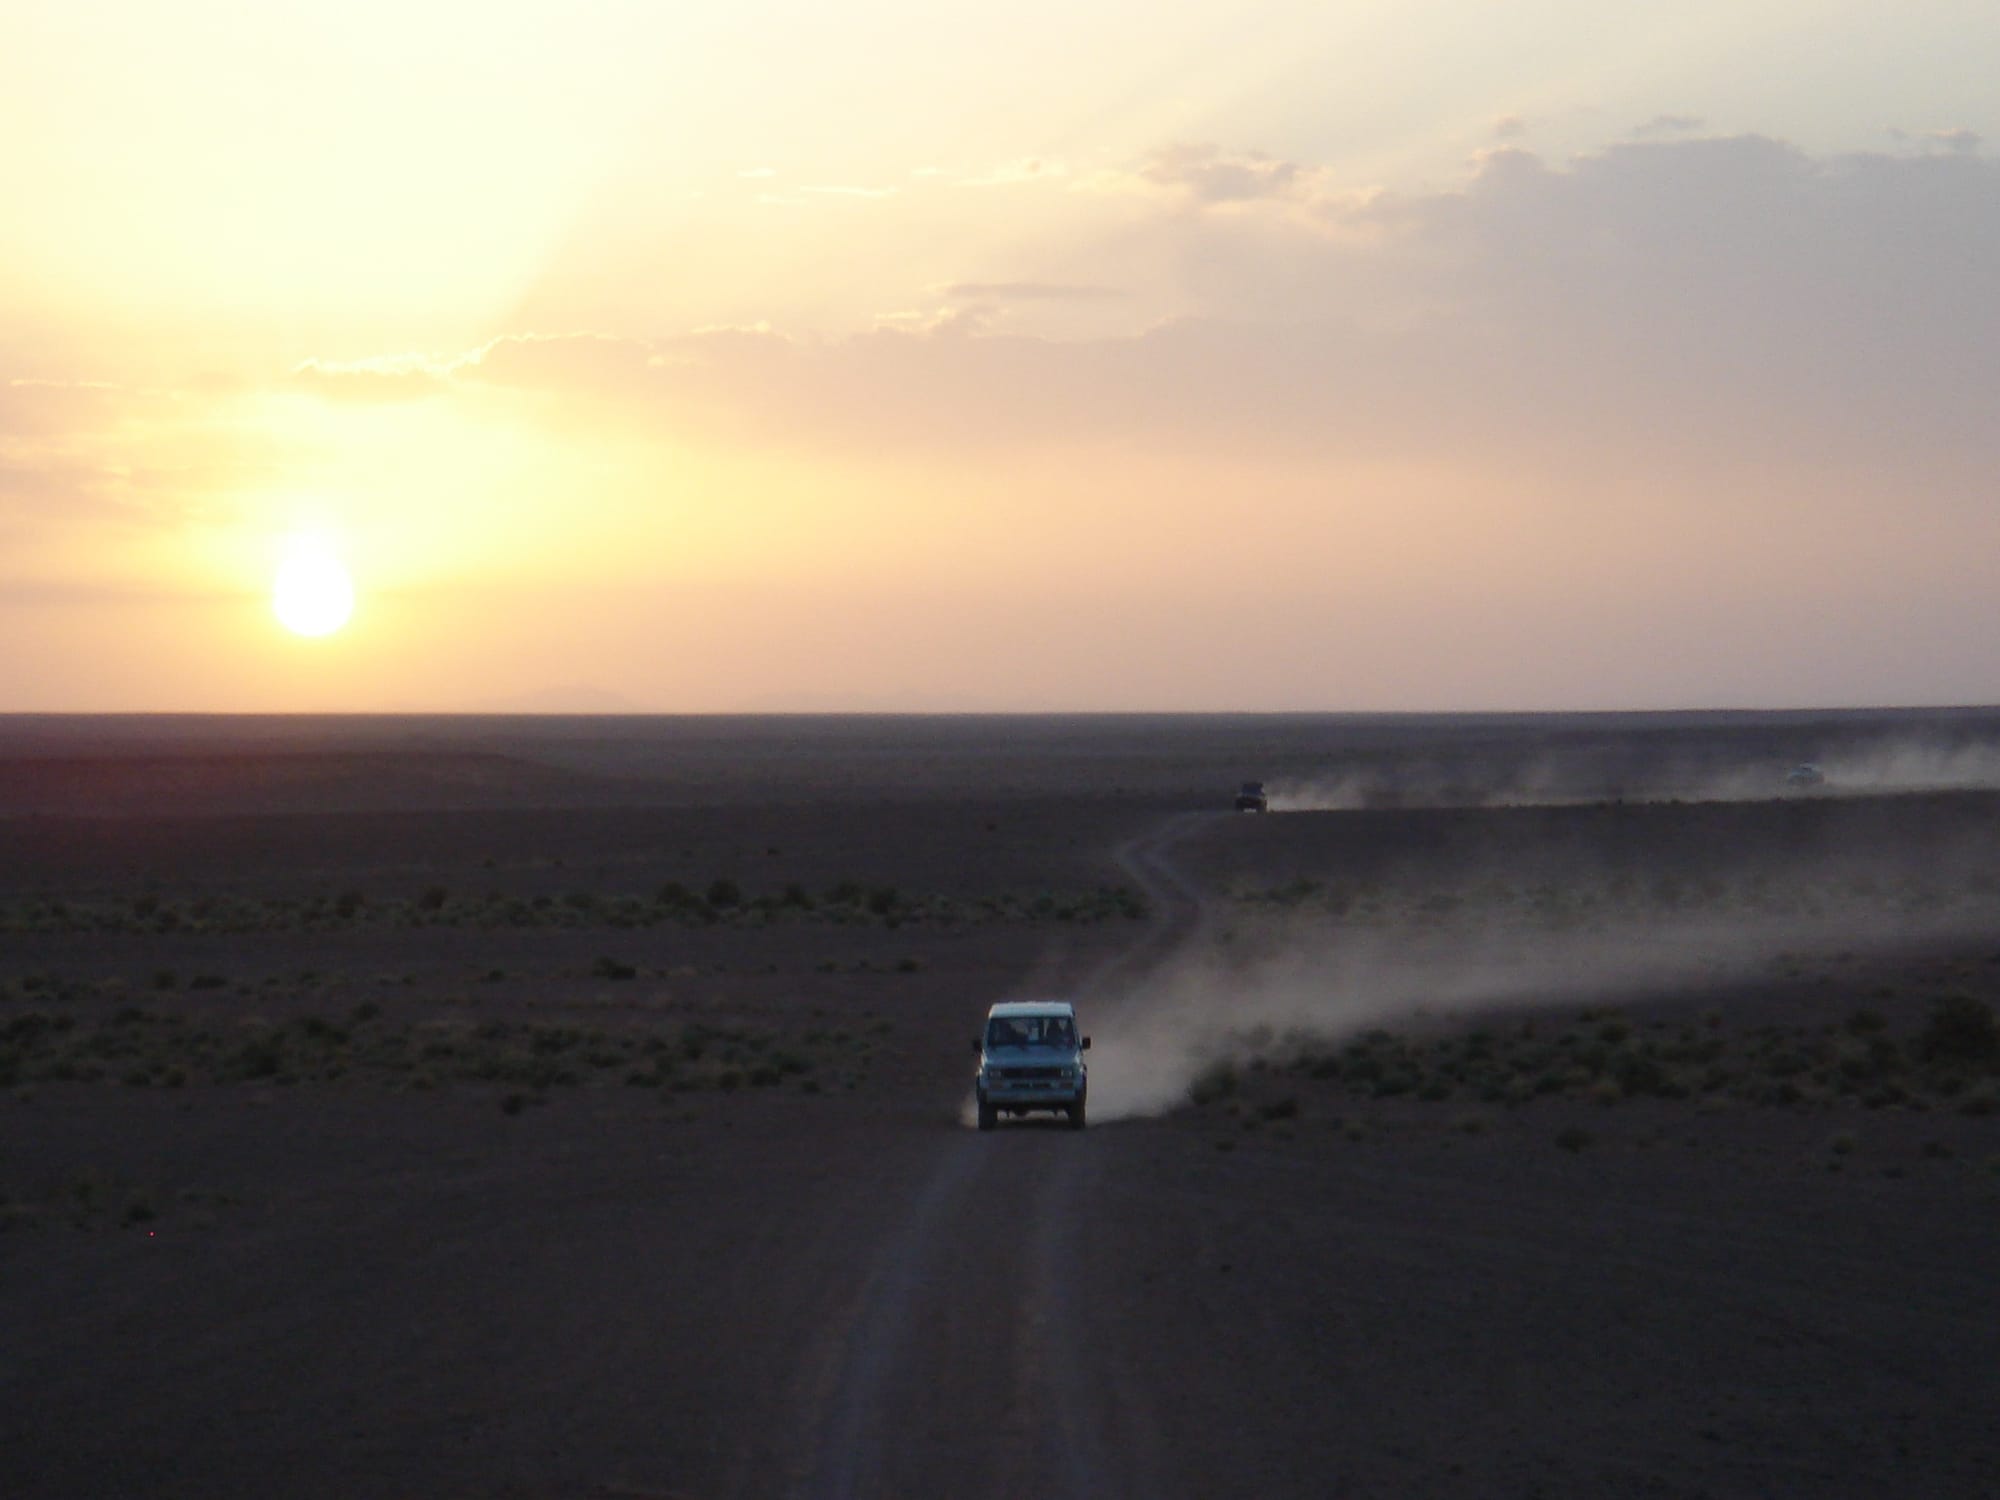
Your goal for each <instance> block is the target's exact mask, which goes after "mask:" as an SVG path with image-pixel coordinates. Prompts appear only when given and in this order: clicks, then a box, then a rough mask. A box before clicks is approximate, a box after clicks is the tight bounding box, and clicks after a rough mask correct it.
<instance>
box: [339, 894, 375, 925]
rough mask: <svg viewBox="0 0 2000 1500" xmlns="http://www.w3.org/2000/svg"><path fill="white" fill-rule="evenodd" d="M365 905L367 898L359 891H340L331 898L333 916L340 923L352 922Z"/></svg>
mask: <svg viewBox="0 0 2000 1500" xmlns="http://www.w3.org/2000/svg"><path fill="white" fill-rule="evenodd" d="M367 904H368V898H367V897H366V896H364V895H363V894H362V893H361V892H360V891H342V892H341V893H340V894H339V895H338V896H335V897H334V898H333V910H334V914H335V915H336V916H338V917H339V918H340V919H341V920H342V921H348V922H351V921H353V920H354V918H355V917H356V916H358V915H359V914H360V912H361V908H362V907H364V906H366V905H367Z"/></svg>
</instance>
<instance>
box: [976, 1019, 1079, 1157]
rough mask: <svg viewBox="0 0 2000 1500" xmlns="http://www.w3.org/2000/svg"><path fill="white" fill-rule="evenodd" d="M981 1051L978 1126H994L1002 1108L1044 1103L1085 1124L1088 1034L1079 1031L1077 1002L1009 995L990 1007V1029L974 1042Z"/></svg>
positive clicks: (1013, 1111)
mask: <svg viewBox="0 0 2000 1500" xmlns="http://www.w3.org/2000/svg"><path fill="white" fill-rule="evenodd" d="M972 1050H973V1051H974V1052H976V1053H978V1054H979V1076H978V1077H977V1078H976V1079H974V1080H973V1085H972V1088H973V1092H974V1093H975V1094H976V1095H978V1097H979V1128H980V1129H981V1130H991V1129H992V1128H993V1127H994V1125H995V1124H996V1123H997V1122H998V1121H999V1118H1000V1116H1001V1115H1002V1114H1003V1113H1004V1114H1010V1115H1024V1114H1027V1113H1028V1112H1029V1111H1030V1110H1036V1109H1046V1110H1050V1111H1052V1112H1060V1113H1062V1114H1066V1115H1068V1116H1069V1123H1070V1128H1071V1129H1072V1130H1081V1129H1083V1112H1084V1102H1085V1096H1086V1095H1087V1094H1088V1092H1089V1089H1090V1070H1089V1069H1087V1068H1086V1067H1084V1065H1083V1054H1084V1053H1085V1052H1087V1051H1089V1050H1090V1038H1089V1037H1087V1036H1078V1035H1077V1030H1076V1007H1075V1006H1073V1005H1071V1004H1070V1003H1069V1002H1068V1001H1067V1000H1009V1001H1004V1002H1002V1003H1001V1004H999V1005H996V1006H994V1007H993V1008H992V1009H991V1010H989V1011H988V1012H987V1013H986V1031H985V1034H984V1035H983V1036H981V1037H980V1039H979V1040H978V1041H976V1042H974V1043H973V1044H972Z"/></svg>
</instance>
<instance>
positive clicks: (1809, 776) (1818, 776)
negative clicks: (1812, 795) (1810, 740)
mask: <svg viewBox="0 0 2000 1500" xmlns="http://www.w3.org/2000/svg"><path fill="white" fill-rule="evenodd" d="M1785 785H1786V786H1788V787H1790V788H1791V789H1792V790H1793V791H1795V792H1800V791H1809V790H1810V789H1812V788H1813V787H1816V786H1825V785H1826V772H1824V771H1822V770H1821V769H1820V768H1819V767H1818V766H1816V765H1813V764H1812V763H1811V762H1810V761H1807V762H1804V763H1802V764H1800V765H1796V766H1793V767H1792V768H1791V770H1789V771H1787V772H1786V773H1785Z"/></svg>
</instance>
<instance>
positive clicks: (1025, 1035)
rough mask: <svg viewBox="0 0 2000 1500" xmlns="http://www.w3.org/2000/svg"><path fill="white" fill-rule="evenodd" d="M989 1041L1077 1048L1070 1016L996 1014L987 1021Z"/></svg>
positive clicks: (992, 1043)
mask: <svg viewBox="0 0 2000 1500" xmlns="http://www.w3.org/2000/svg"><path fill="white" fill-rule="evenodd" d="M986 1045H987V1046H988V1047H989V1048H991V1047H1048V1048H1051V1049H1060V1050H1062V1051H1065V1052H1074V1051H1075V1050H1076V1025H1075V1023H1074V1022H1072V1021H1071V1020H1070V1018H1069V1017H1068V1016H995V1017H994V1018H993V1019H992V1020H990V1021H988V1022H987V1023H986Z"/></svg>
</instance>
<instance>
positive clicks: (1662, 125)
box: [1632, 115, 1707, 140]
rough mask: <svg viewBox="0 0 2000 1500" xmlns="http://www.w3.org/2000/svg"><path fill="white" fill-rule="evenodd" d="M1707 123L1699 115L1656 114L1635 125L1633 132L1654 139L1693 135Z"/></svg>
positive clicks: (1642, 137) (1641, 138) (1638, 135)
mask: <svg viewBox="0 0 2000 1500" xmlns="http://www.w3.org/2000/svg"><path fill="white" fill-rule="evenodd" d="M1706 123H1707V122H1706V121H1705V120H1703V119H1702V118H1701V117H1700V116H1699V115H1654V116H1653V118H1652V119H1650V120H1647V121H1646V122H1645V123H1644V124H1642V125H1637V126H1634V127H1633V130H1632V134H1633V135H1635V136H1637V137H1638V138H1639V139H1640V140H1652V139H1656V138H1658V137H1660V136H1674V135H1691V134H1693V133H1694V132H1695V131H1697V130H1700V129H1701V128H1702V126H1703V125H1705V124H1706Z"/></svg>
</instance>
